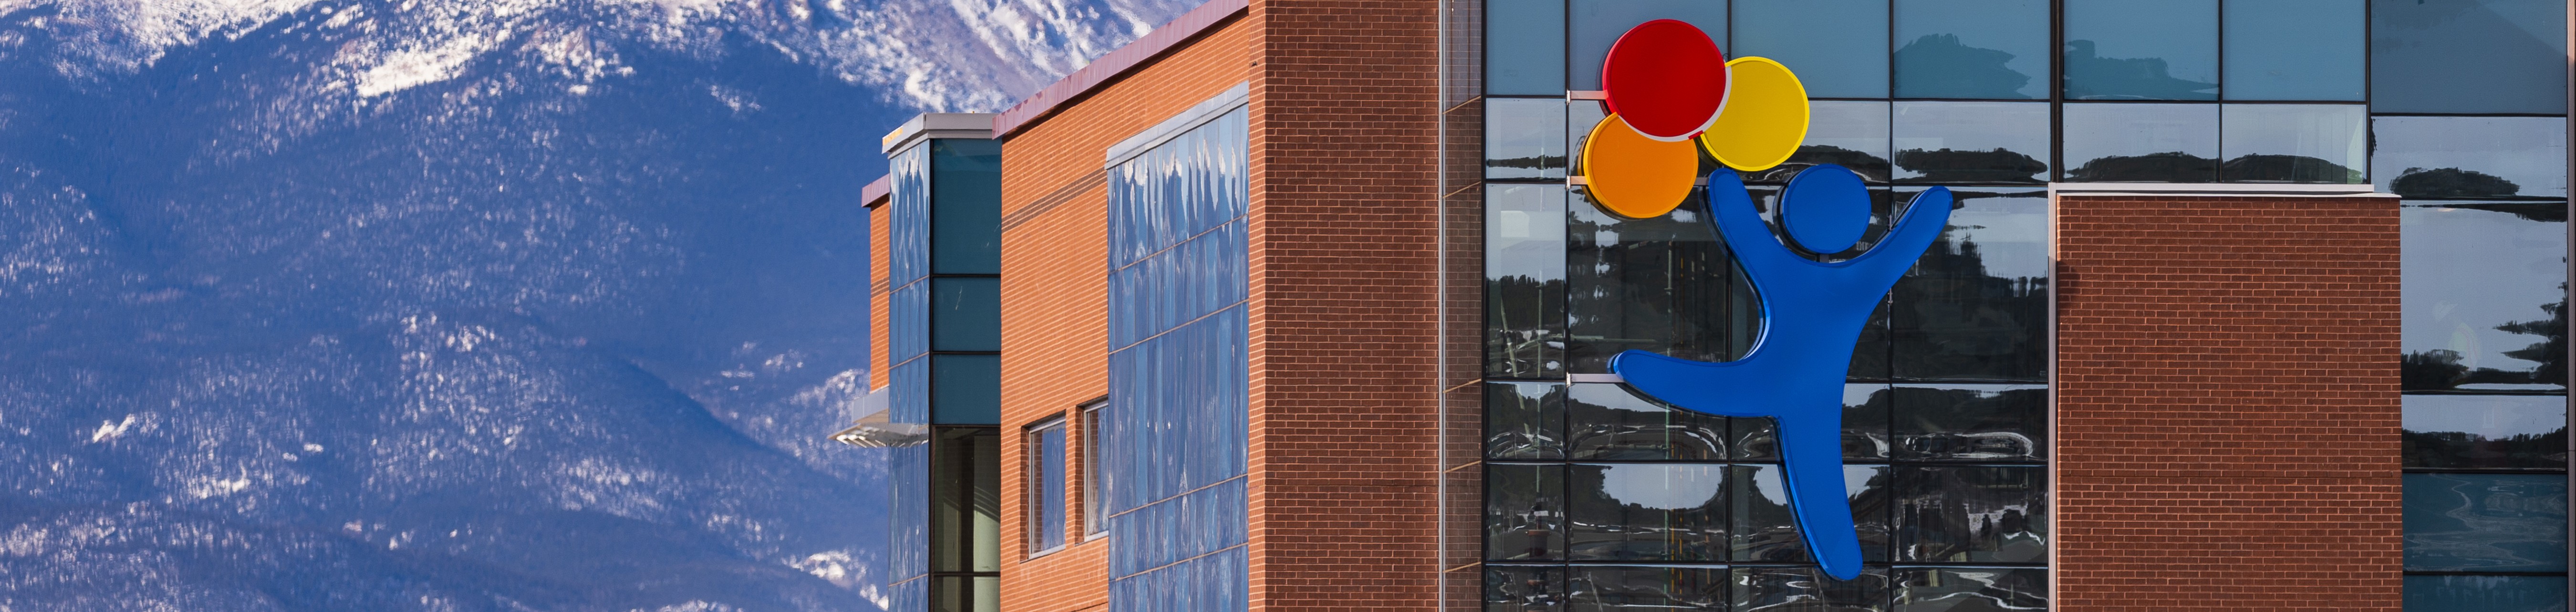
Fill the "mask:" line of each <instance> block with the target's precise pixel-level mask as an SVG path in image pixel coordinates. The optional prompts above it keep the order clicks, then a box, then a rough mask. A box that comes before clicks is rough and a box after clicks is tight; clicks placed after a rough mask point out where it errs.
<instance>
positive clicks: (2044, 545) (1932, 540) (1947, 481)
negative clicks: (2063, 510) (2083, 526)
mask: <svg viewBox="0 0 2576 612" xmlns="http://www.w3.org/2000/svg"><path fill="white" fill-rule="evenodd" d="M1896 470H1897V472H1898V473H1897V478H1896V489H1897V491H1896V501H1895V506H1896V551H1897V560H1898V561H1952V562H1966V563H2042V562H2046V561H2047V560H2048V533H2049V529H2048V468H2046V467H2042V466H2035V465H2033V466H1964V465H1963V466H1946V465H1945V466H1905V465H1900V466H1897V467H1896Z"/></svg>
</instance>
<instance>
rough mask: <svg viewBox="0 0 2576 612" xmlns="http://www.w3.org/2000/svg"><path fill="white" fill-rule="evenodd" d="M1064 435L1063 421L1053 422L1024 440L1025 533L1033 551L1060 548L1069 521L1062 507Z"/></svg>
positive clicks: (1031, 432)
mask: <svg viewBox="0 0 2576 612" xmlns="http://www.w3.org/2000/svg"><path fill="white" fill-rule="evenodd" d="M1064 433H1065V432H1064V422H1063V421H1056V422H1054V423H1051V424H1048V425H1046V426H1043V427H1039V428H1037V429H1036V430H1033V431H1030V432H1029V435H1028V436H1027V437H1025V438H1024V439H1023V440H1024V442H1023V446H1022V447H1021V448H1022V449H1023V450H1022V451H1021V452H1025V453H1028V457H1029V461H1028V472H1027V474H1028V483H1029V490H1028V493H1027V495H1026V499H1027V500H1028V504H1029V508H1028V512H1027V517H1028V525H1026V527H1025V529H1024V531H1025V532H1026V533H1028V537H1029V550H1030V551H1032V552H1043V551H1049V550H1054V549H1056V548H1060V547H1063V546H1064V526H1065V521H1068V520H1071V517H1069V516H1066V514H1065V505H1064V485H1065V480H1064Z"/></svg>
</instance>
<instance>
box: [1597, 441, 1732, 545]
mask: <svg viewBox="0 0 2576 612" xmlns="http://www.w3.org/2000/svg"><path fill="white" fill-rule="evenodd" d="M1726 471H1727V470H1726V466H1725V465H1724V464H1714V463H1703V464H1680V463H1627V464H1610V465H1604V464H1578V465H1572V466H1567V467H1566V468H1565V497H1566V502H1565V513H1566V536H1565V547H1566V553H1567V558H1569V559H1572V560H1575V561H1725V560H1726V551H1727V541H1726V502H1727V499H1726Z"/></svg>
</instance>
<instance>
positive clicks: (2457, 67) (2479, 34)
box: [2370, 0, 2567, 114]
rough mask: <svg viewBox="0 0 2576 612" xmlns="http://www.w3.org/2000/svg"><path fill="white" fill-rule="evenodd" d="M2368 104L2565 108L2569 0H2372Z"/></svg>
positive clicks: (2384, 108) (2376, 108)
mask: <svg viewBox="0 0 2576 612" xmlns="http://www.w3.org/2000/svg"><path fill="white" fill-rule="evenodd" d="M2370 110H2371V112H2379V113H2552V114H2556V113H2565V112H2567V4H2566V3H2565V2H2562V1H2560V0H2371V2H2370Z"/></svg>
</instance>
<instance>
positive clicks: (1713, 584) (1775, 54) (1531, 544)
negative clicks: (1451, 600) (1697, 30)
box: [1452, 0, 2056, 610]
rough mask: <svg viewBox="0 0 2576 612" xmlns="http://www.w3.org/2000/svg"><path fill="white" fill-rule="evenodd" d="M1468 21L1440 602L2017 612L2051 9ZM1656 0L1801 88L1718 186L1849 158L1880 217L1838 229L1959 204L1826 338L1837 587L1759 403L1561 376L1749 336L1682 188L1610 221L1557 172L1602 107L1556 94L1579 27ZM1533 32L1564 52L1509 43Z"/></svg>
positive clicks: (1707, 354) (2034, 587) (1560, 6)
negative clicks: (1938, 232)
mask: <svg viewBox="0 0 2576 612" xmlns="http://www.w3.org/2000/svg"><path fill="white" fill-rule="evenodd" d="M1506 4H1508V5H1509V6H1508V7H1506V6H1505V5H1506ZM1482 17H1483V25H1484V28H1485V33H1486V39H1485V41H1484V42H1485V45H1486V48H1488V49H1492V51H1490V52H1488V53H1486V54H1485V56H1484V57H1485V60H1486V62H1487V64H1486V65H1485V66H1484V67H1483V70H1482V71H1481V77H1482V78H1483V88H1484V89H1483V93H1484V94H1485V95H1484V97H1483V98H1482V99H1481V100H1478V101H1476V102H1478V104H1475V105H1473V106H1476V107H1478V108H1480V109H1481V111H1482V112H1481V117H1480V121H1479V124H1478V125H1477V126H1476V127H1478V128H1480V129H1481V130H1482V131H1483V140H1482V142H1481V143H1479V145H1478V147H1477V150H1479V151H1481V152H1482V153H1483V157H1482V159H1481V160H1480V162H1479V163H1477V164H1475V165H1476V167H1477V168H1478V171H1477V172H1476V174H1475V175H1473V176H1472V177H1466V180H1470V181H1472V183H1471V184H1472V185H1473V186H1474V187H1475V189H1462V190H1461V191H1466V192H1470V193H1478V194H1480V199H1481V201H1482V203H1483V217H1482V219H1480V222H1481V227H1482V229H1483V233H1484V244H1483V252H1482V256H1483V258H1484V262H1485V266H1484V280H1485V292H1486V293H1485V296H1484V312H1483V315H1484V322H1485V336H1484V337H1485V343H1484V357H1485V361H1484V372H1483V373H1484V375H1485V379H1484V380H1485V382H1484V383H1483V384H1482V385H1481V387H1482V388H1481V395H1482V398H1481V399H1482V404H1483V407H1484V416H1485V423H1484V428H1483V432H1482V439H1483V441H1484V443H1483V445H1482V446H1483V448H1482V449H1480V450H1478V451H1477V452H1478V453H1479V454H1480V455H1481V457H1482V458H1483V459H1484V463H1483V464H1482V465H1481V466H1478V467H1477V468H1476V469H1477V470H1478V471H1481V472H1482V473H1483V474H1482V477H1483V478H1482V480H1483V484H1484V487H1483V489H1482V491H1481V494H1482V499H1481V500H1479V503H1478V505H1480V506H1481V507H1482V508H1483V515H1482V516H1481V517H1480V519H1481V520H1480V521H1479V522H1478V524H1479V527H1480V529H1479V530H1478V531H1477V532H1476V533H1474V534H1471V535H1472V537H1474V538H1476V539H1477V540H1478V543H1479V544H1481V546H1482V549H1483V550H1482V556H1483V558H1482V560H1483V565H1482V572H1483V574H1484V576H1483V579H1482V580H1481V581H1480V582H1481V585H1480V588H1479V590H1478V591H1477V592H1475V593H1470V594H1467V595H1466V596H1465V597H1462V599H1472V600H1475V601H1479V602H1481V603H1480V604H1479V605H1480V606H1481V607H1482V609H1487V610H1604V609H1613V608H1618V609H1628V608H1636V609H1676V610H1770V609H1788V608H1782V606H1789V607H1792V608H1797V609H1806V608H1803V607H1801V606H1827V607H1829V608H1830V609H1837V610H1898V609H1902V610H1940V609H1950V607H1951V606H1954V605H1962V604H1963V602H1973V603H1965V604H1964V605H1975V606H1983V607H1979V608H1976V609H2009V610H2039V609H2045V608H2046V607H2047V602H2046V600H2045V597H2046V593H2047V588H2046V584H2045V578H2046V569H2045V567H2046V565H2045V563H2046V559H2047V550H2048V546H2049V541H2050V532H2049V520H2048V502H2047V499H2046V496H2045V494H2046V491H2047V486H2046V484H2047V483H2046V459H2047V458H2046V456H2045V452H2046V449H2047V439H2046V435H2047V431H2048V427H2047V422H2046V421H2047V414H2046V405H2047V401H2046V398H2047V389H2046V380H2047V373H2046V371H2045V365H2046V360H2047V350H2048V347H2047V346H2046V340H2047V330H2046V327H2045V325H2046V322H2047V309H2046V307H2047V294H2046V293H2045V292H2046V289H2047V269H2048V262H2047V244H2048V234H2047V232H2048V202H2047V198H2046V193H2045V190H2044V189H2043V188H2041V187H2040V185H2041V184H2043V183H2045V182H2046V181H2048V180H2051V179H2053V178H2054V177H2055V176H2056V173H2055V172H2054V168H2055V163H2054V160H2055V154H2054V146H2055V143H2056V138H2055V136H2054V131H2053V129H2054V117H2055V115H2054V113H2055V108H2056V105H2054V104H2051V103H2050V100H2052V99H2053V98H2052V96H2053V95H2054V93H2053V91H2054V89H2053V88H2050V87H2048V83H2049V82H2050V81H2051V78H2052V72H2051V71H2052V70H2053V64H2052V63H2051V62H2050V58H2051V57H2054V56H2053V55H2051V54H2050V53H2048V48H2049V46H2050V45H2051V38H2050V36H2051V31H2052V30H2051V20H2050V12H2049V3H2047V2H2039V1H2032V2H2016V1H1967V2H1962V1H1939V2H1933V1H1929V0H1920V1H1915V0H1897V1H1896V2H1893V3H1891V2H1889V1H1888V0H1831V1H1827V2H1822V3H1819V2H1814V1H1803V2H1793V1H1786V0H1780V1H1769V0H1734V2H1732V3H1731V4H1730V3H1724V2H1714V3H1713V2H1704V1H1690V2H1683V1H1680V0H1672V1H1662V2H1613V1H1608V0H1491V1H1489V2H1487V3H1486V10H1485V13H1484V14H1483V16H1482ZM1665 17H1670V18H1678V19H1682V20H1684V21H1689V22H1692V23H1694V24H1697V25H1699V26H1700V27H1701V28H1702V29H1703V30H1704V31H1707V32H1709V33H1710V34H1711V35H1712V37H1713V38H1716V39H1717V41H1718V43H1719V44H1720V46H1721V47H1723V48H1725V49H1726V50H1727V52H1728V54H1729V56H1730V57H1738V56H1745V55H1759V56H1764V57H1770V58H1773V59H1777V60H1780V61H1781V62H1782V63H1784V64H1786V65H1788V66H1789V67H1790V68H1791V69H1792V70H1795V71H1797V72H1798V75H1799V78H1800V79H1801V81H1802V82H1804V83H1805V84H1806V85H1807V86H1808V87H1809V88H1810V94H1811V96H1813V97H1815V98H1816V100H1815V102H1814V103H1813V104H1812V106H1811V108H1812V111H1813V113H1814V120H1813V121H1812V124H1811V127H1810V131H1809V134H1808V137H1807V140H1806V143H1805V146H1803V147H1802V148H1801V149H1800V150H1799V151H1798V152H1797V153H1796V154H1795V155H1794V156H1793V157H1792V158H1791V160H1790V162H1789V163H1787V164H1784V165H1783V166H1782V167H1781V168H1777V169H1773V170H1769V171H1763V172H1756V173H1746V174H1745V175H1744V179H1745V180H1746V182H1747V183H1748V184H1749V185H1750V186H1751V188H1752V190H1753V195H1754V196H1755V199H1756V201H1757V203H1758V204H1760V205H1762V206H1764V207H1765V208H1766V209H1768V208H1770V207H1771V206H1773V205H1775V203H1774V199H1776V197H1777V195H1778V190H1779V188H1780V186H1781V184H1783V183H1785V182H1786V181H1787V180H1788V179H1789V177H1791V176H1794V174H1795V173H1796V172H1797V171H1798V170H1800V169H1803V168H1806V167H1808V166H1812V165H1814V164H1820V163H1833V164H1840V165H1843V166H1845V167H1848V168H1851V169H1853V170H1854V171H1856V172H1858V173H1860V174H1861V175H1862V176H1863V177H1864V179H1865V180H1866V181H1868V183H1869V184H1870V189H1871V191H1872V195H1873V196H1874V197H1873V200H1874V204H1875V206H1876V210H1875V211H1874V213H1875V215H1874V217H1875V218H1874V219H1873V223H1874V225H1877V226H1881V227H1874V228H1873V230H1872V231H1871V234H1870V235H1868V236H1865V237H1864V238H1863V240H1864V247H1863V248H1866V243H1867V241H1870V240H1875V236H1876V234H1877V233H1879V232H1881V231H1883V225H1884V224H1885V223H1886V220H1887V219H1889V218H1891V215H1893V214H1895V213H1898V212H1901V211H1902V209H1901V207H1902V206H1903V204H1904V203H1905V202H1909V201H1911V200H1912V198H1913V197H1914V195H1915V194H1917V193H1920V192H1921V191H1922V190H1924V189H1926V188H1927V187H1928V186H1931V185H1941V186H1946V187H1949V188H1950V189H1952V190H1953V191H1954V192H1955V193H1956V194H1957V195H1958V200H1959V201H1958V204H1957V206H1958V208H1957V209H1956V210H1955V211H1954V212H1953V222H1952V224H1951V225H1952V228H1951V229H1950V230H1949V231H1948V232H1947V233H1945V234H1944V235H1943V236H1942V237H1941V239H1940V240H1939V242H1938V243H1936V244H1935V245H1934V246H1933V247H1932V248H1931V249H1930V251H1929V252H1928V253H1927V254H1926V255H1925V256H1924V258H1923V260H1922V261H1921V263H1919V264H1918V265H1917V267H1916V268H1915V270H1914V271H1913V272H1911V273H1910V274H1909V275H1908V276H1907V277H1906V278H1905V279H1904V280H1902V281H1900V282H1899V283H1898V285H1897V286H1896V288H1895V289H1894V290H1893V291H1891V293H1890V296H1889V297H1888V299H1887V300H1886V301H1885V302H1883V303H1882V304H1881V307H1880V310H1879V312H1878V313H1877V314H1876V315H1875V316H1874V317H1873V318H1872V319H1871V321H1870V322H1869V323H1868V327H1867V328H1866V330H1865V331H1864V333H1863V334H1862V338H1861V340H1860V344H1859V346H1857V347H1856V350H1855V351H1854V356H1853V362H1852V364H1851V376H1850V378H1849V383H1848V384H1847V386H1846V388H1845V393H1844V396H1845V403H1846V408H1845V409H1846V414H1845V429H1846V432H1845V443H1844V450H1845V461H1846V462H1847V464H1848V467H1847V469H1846V483H1847V484H1848V486H1849V487H1850V489H1851V493H1852V498H1851V502H1852V505H1853V510H1854V512H1855V514H1856V515H1857V516H1856V518H1857V519H1858V520H1857V522H1858V523H1859V526H1860V529H1861V532H1862V544H1863V548H1864V550H1865V560H1866V564H1865V565H1866V566H1867V570H1866V572H1865V573H1864V575H1863V576H1862V577H1860V578H1859V579H1856V580H1851V581H1841V580H1835V579H1832V578H1830V577H1826V576H1824V575H1823V574H1822V573H1821V572H1819V571H1817V569H1816V568H1815V566H1814V564H1813V562H1812V561H1811V560H1810V559H1809V558H1808V557H1807V555H1806V551H1805V546H1804V544H1803V542H1802V541H1801V540H1800V539H1799V537H1798V535H1797V532H1796V529H1795V527H1794V522H1793V520H1792V518H1791V517H1790V514H1789V510H1788V508H1787V498H1786V495H1785V491H1784V488H1785V487H1784V486H1783V485H1782V481H1781V467H1780V465H1779V456H1778V454H1777V448H1776V444H1775V443H1774V442H1773V441H1772V440H1773V433H1772V431H1773V426H1772V424H1771V422H1770V421H1769V420H1768V419H1729V418H1723V417H1713V416H1707V415H1700V414H1695V413H1690V412H1685V411H1681V410H1677V409H1674V408H1671V407H1669V406H1665V405H1661V404H1659V403H1657V402H1655V401H1653V400H1650V399H1646V398H1643V397H1640V396H1638V395H1635V394H1632V393H1630V392H1628V391H1627V390H1625V388H1624V387H1622V386H1621V385H1618V384H1616V383H1600V382H1575V383H1569V382H1568V381H1569V378H1570V377H1572V378H1583V377H1585V375H1597V374H1606V373H1607V372H1608V370H1607V365H1608V360H1609V357H1610V356H1612V355H1615V354H1617V353H1618V352H1620V351H1624V350H1630V349H1638V350H1647V351H1653V352H1658V353H1663V354H1666V355H1673V356H1678V357H1686V358H1690V359H1698V360H1705V361H1723V360H1727V359H1732V358H1735V357H1739V356H1741V355H1742V354H1743V353H1744V352H1745V351H1746V350H1748V349H1749V348H1750V346H1749V344H1750V342H1751V340H1752V339H1753V337H1754V333H1755V332H1757V331H1758V326H1759V321H1760V319H1761V313H1760V306H1759V302H1758V301H1756V300H1755V296H1754V295H1753V294H1752V292H1751V290H1750V288H1749V287H1747V286H1746V283H1745V282H1744V280H1743V279H1742V273H1741V272H1740V271H1739V270H1737V269H1736V267H1735V263H1734V262H1733V260H1732V259H1731V258H1730V257H1729V255H1728V251H1727V247H1726V245H1725V244H1724V243H1723V242H1721V241H1719V240H1717V238H1716V237H1715V235H1714V233H1713V232H1712V230H1711V228H1710V227H1709V226H1708V224H1707V219H1706V214H1707V212H1706V210H1705V204H1704V201H1703V199H1702V198H1701V197H1698V194H1694V197H1693V198H1691V199H1690V200H1689V201H1687V202H1685V203H1684V204H1683V205H1682V206H1681V207H1680V208H1679V209H1676V210H1674V211H1673V212H1671V213H1668V214H1666V215H1663V216H1661V217H1656V218H1651V219H1630V218H1623V217H1620V216H1618V215H1615V214H1612V213H1609V212H1606V211H1605V210H1603V209H1601V208H1599V207H1597V206H1595V205H1593V204H1592V203H1591V201H1590V200H1589V198H1588V196H1587V195H1586V193H1585V192H1584V190H1583V188H1582V187H1580V186H1568V184H1567V182H1566V180H1565V179H1566V177H1567V176H1569V175H1573V176H1580V175H1581V174H1582V173H1583V169H1582V168H1580V167H1579V162H1578V160H1576V159H1575V155H1574V153H1573V152H1574V151H1579V150H1580V149H1581V148H1582V144H1583V143H1582V138H1583V135H1584V134H1586V133H1587V132H1588V131H1589V130H1590V128H1591V127H1592V126H1593V125H1594V124H1595V123H1597V122H1599V121H1600V120H1602V118H1603V117H1604V114H1605V111H1604V109H1603V108H1602V107H1601V105H1600V104H1599V103H1598V102H1597V101H1593V100H1588V99H1580V98H1585V97H1588V96H1583V95H1580V94H1577V95H1573V96H1569V95H1568V92H1569V91H1573V92H1584V91H1589V90H1597V89H1599V88H1600V87H1599V82H1598V76H1597V73H1598V67H1599V65H1600V63H1601V61H1602V59H1603V53H1604V52H1605V51H1606V49H1607V48H1608V43H1607V42H1601V44H1599V45H1589V44H1585V42H1584V41H1586V40H1589V39H1598V38H1600V37H1602V36H1605V34H1603V33H1605V32H1606V33H1607V34H1606V36H1611V37H1615V36H1616V34H1617V33H1618V32H1621V31H1624V30H1626V29H1627V28H1628V27H1631V26H1633V25H1635V24H1636V23H1639V22H1643V21H1645V20H1647V19H1653V18H1665ZM1587 37H1589V38H1587ZM1553 40H1564V41H1567V42H1565V43H1564V44H1563V45H1562V47H1563V48H1562V49H1544V48H1539V45H1537V44H1534V43H1537V42H1544V41H1553ZM1596 46H1597V47H1598V48H1595V47H1596ZM1560 64H1561V65H1562V66H1566V67H1567V68H1557V67H1556V66H1558V65H1560ZM1586 66H1588V67H1591V69H1589V70H1584V69H1581V68H1582V67H1586ZM1715 169H1716V167H1715V166H1714V165H1710V164H1705V163H1704V164H1703V170H1704V171H1706V170H1715ZM1453 176H1454V175H1453ZM1452 188H1453V189H1459V186H1458V185H1452ZM1819 609H1823V608H1819Z"/></svg>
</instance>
